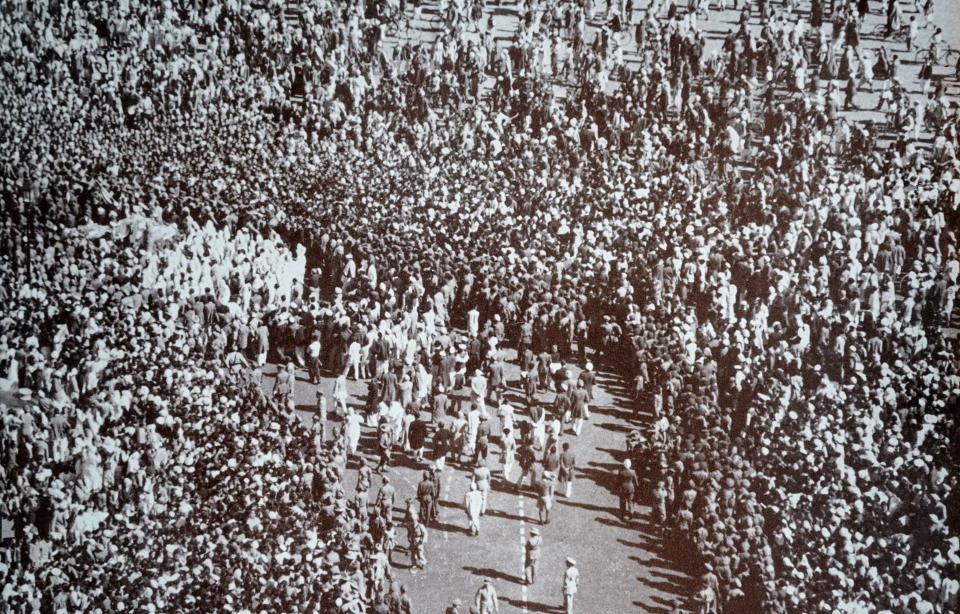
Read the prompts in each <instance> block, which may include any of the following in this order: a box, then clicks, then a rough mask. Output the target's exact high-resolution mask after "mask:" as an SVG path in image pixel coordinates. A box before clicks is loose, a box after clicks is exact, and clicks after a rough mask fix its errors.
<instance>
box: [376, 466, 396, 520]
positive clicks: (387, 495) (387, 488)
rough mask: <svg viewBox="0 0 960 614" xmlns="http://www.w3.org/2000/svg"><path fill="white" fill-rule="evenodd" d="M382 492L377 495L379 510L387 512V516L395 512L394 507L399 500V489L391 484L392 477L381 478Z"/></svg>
mask: <svg viewBox="0 0 960 614" xmlns="http://www.w3.org/2000/svg"><path fill="white" fill-rule="evenodd" d="M381 481H382V483H381V484H380V492H379V493H378V494H377V502H376V507H377V509H382V510H386V512H387V514H388V515H389V514H391V513H392V512H393V505H394V503H395V501H396V498H397V489H396V488H394V487H393V484H391V483H390V476H388V475H385V476H383V477H382V478H381Z"/></svg>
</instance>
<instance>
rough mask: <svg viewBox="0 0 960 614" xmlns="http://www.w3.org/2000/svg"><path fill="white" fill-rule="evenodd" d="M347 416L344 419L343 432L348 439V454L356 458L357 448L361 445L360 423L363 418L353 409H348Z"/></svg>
mask: <svg viewBox="0 0 960 614" xmlns="http://www.w3.org/2000/svg"><path fill="white" fill-rule="evenodd" d="M346 411H347V415H346V417H345V418H344V419H343V422H344V425H343V432H344V435H345V436H346V438H347V454H348V455H350V456H356V454H357V446H358V445H359V444H360V423H361V422H362V421H363V418H361V417H360V414H358V413H357V412H356V410H354V409H353V408H352V407H349V408H347V410H346Z"/></svg>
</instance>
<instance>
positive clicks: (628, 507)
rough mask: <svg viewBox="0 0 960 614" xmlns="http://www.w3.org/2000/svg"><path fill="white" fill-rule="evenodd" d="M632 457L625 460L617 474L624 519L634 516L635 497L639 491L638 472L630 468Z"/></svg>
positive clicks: (621, 510)
mask: <svg viewBox="0 0 960 614" xmlns="http://www.w3.org/2000/svg"><path fill="white" fill-rule="evenodd" d="M630 465H631V463H630V459H629V458H628V459H627V460H625V461H623V467H622V468H621V469H620V473H618V474H617V494H618V495H619V497H620V515H621V517H622V518H623V519H624V520H630V519H631V518H632V517H633V498H634V496H635V495H636V493H637V474H636V473H635V472H634V471H633V469H631V468H630Z"/></svg>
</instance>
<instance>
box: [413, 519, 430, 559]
mask: <svg viewBox="0 0 960 614" xmlns="http://www.w3.org/2000/svg"><path fill="white" fill-rule="evenodd" d="M410 545H411V550H413V553H412V558H413V567H414V568H415V569H423V568H424V567H426V566H427V526H426V525H425V524H423V523H422V522H420V521H419V520H414V522H413V543H411V544H410Z"/></svg>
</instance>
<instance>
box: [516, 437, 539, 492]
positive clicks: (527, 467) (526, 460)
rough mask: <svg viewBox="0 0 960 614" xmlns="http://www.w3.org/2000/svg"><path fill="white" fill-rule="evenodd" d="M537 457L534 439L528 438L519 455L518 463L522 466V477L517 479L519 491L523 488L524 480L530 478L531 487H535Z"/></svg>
mask: <svg viewBox="0 0 960 614" xmlns="http://www.w3.org/2000/svg"><path fill="white" fill-rule="evenodd" d="M536 459H537V455H536V452H534V448H533V439H532V438H526V439H524V441H523V445H522V446H521V447H520V452H519V453H518V454H517V463H518V464H519V465H520V477H519V478H517V490H521V489H522V488H523V478H525V477H527V476H528V475H529V476H530V486H531V487H533V480H534V477H535V475H534V472H533V464H534V463H535V462H536Z"/></svg>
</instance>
